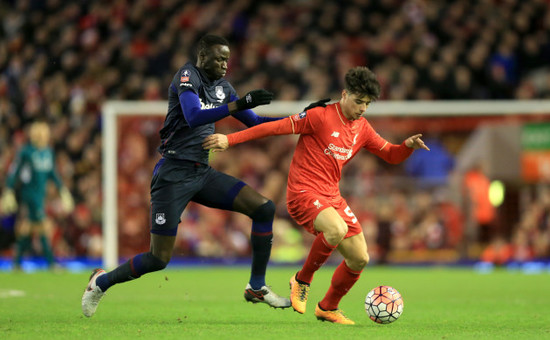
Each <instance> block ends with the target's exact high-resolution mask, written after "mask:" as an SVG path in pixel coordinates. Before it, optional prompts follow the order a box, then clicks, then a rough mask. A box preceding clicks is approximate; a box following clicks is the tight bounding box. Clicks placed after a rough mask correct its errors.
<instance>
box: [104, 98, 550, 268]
mask: <svg viewBox="0 0 550 340" xmlns="http://www.w3.org/2000/svg"><path fill="white" fill-rule="evenodd" d="M308 104H309V102H304V101H301V102H277V101H275V102H273V103H272V104H270V105H267V106H262V107H258V108H256V109H255V110H254V111H255V112H256V113H257V114H259V115H269V116H288V115H291V114H294V113H298V112H300V111H302V109H303V108H304V107H305V106H307V105H308ZM166 109H167V103H166V102H164V101H108V102H106V103H105V104H104V106H103V110H102V112H103V113H102V114H103V123H102V124H103V164H102V167H103V206H104V211H103V213H104V215H103V264H104V266H105V267H107V268H113V267H116V266H117V265H118V264H119V261H120V260H121V259H123V258H127V257H130V256H133V255H135V254H137V253H138V252H141V251H147V250H148V248H149V234H148V230H149V223H150V222H149V219H150V218H149V184H150V179H151V172H152V169H153V167H154V164H155V163H156V162H157V161H158V159H159V155H158V154H157V152H156V148H157V146H158V144H159V142H160V140H159V137H158V131H159V129H160V128H161V127H162V124H163V121H164V116H165V114H166ZM366 117H367V118H368V119H369V121H370V122H371V124H372V125H373V127H374V128H375V129H376V130H377V131H378V132H379V133H380V135H382V136H383V137H384V138H386V139H387V140H389V141H390V142H392V143H401V141H402V140H403V139H404V138H406V137H408V136H410V135H412V134H415V133H422V134H424V137H423V138H425V139H426V142H427V144H428V146H430V147H432V150H433V152H432V154H433V155H436V153H437V155H436V156H434V157H433V158H426V159H424V160H422V159H419V160H416V159H415V162H417V163H418V164H417V165H416V166H417V167H418V169H416V168H415V167H414V166H413V165H412V164H410V163H409V164H401V165H398V166H392V165H387V164H383V162H380V160H378V159H376V158H374V157H372V155H370V154H369V153H368V152H360V153H359V155H358V156H357V157H356V158H355V159H354V160H352V161H351V162H350V164H349V165H347V166H346V167H345V168H344V170H345V172H344V173H343V179H342V181H341V183H340V186H341V190H342V193H343V195H344V197H345V198H346V199H347V200H348V203H349V205H350V207H351V208H352V210H353V211H354V213H355V215H356V216H357V217H358V218H359V219H360V221H361V224H362V226H363V228H364V232H365V236H366V238H367V242H368V243H369V253H371V257H373V258H374V259H375V260H379V261H380V262H383V261H388V260H389V261H401V260H404V259H410V258H411V254H414V256H413V257H415V258H416V259H417V260H418V261H423V260H431V259H434V258H437V259H440V260H444V261H456V260H458V259H461V258H464V257H466V258H467V257H469V256H470V257H471V256H479V255H480V253H481V248H475V247H473V246H472V244H477V242H478V241H479V238H480V237H482V236H480V234H482V232H483V230H482V228H487V229H488V230H489V231H491V230H499V231H501V232H502V231H504V233H497V234H499V235H501V234H504V235H506V236H507V238H508V240H510V239H511V237H512V236H513V234H514V232H515V230H516V229H517V225H516V224H517V223H518V221H519V219H520V218H521V213H522V204H523V207H525V205H528V204H529V203H530V202H532V201H533V200H535V199H536V197H535V196H536V194H537V192H538V191H537V190H539V189H540V187H541V185H544V184H545V183H548V182H549V179H550V125H549V123H548V122H550V101H549V100H537V101H534V100H529V101H521V100H517V101H397V102H377V103H374V104H373V105H372V106H371V107H370V108H369V109H368V111H367V114H366ZM216 127H217V130H218V131H221V132H231V131H236V130H239V129H242V128H244V126H243V125H241V124H240V123H239V122H238V121H236V120H235V119H233V118H226V119H224V120H222V121H220V122H218V123H217V125H216ZM295 142H296V137H295V136H278V137H269V138H266V139H264V140H260V141H253V142H250V143H245V144H243V145H240V146H238V147H236V148H231V149H230V150H228V151H226V152H223V153H217V154H215V156H213V157H212V160H211V165H212V166H214V167H215V168H217V169H219V170H220V171H223V172H226V173H228V174H230V175H233V176H235V177H237V178H240V179H242V180H244V181H245V182H246V183H247V184H249V185H251V186H252V187H254V188H255V189H257V190H258V191H259V192H260V193H262V194H263V195H264V196H266V197H269V198H270V199H273V200H274V201H275V203H276V204H277V219H276V221H275V224H274V235H275V240H274V248H273V254H272V260H274V261H282V262H285V261H289V262H292V261H298V260H301V259H302V258H303V256H304V255H305V253H306V251H307V248H308V247H307V243H308V241H309V238H308V237H307V236H306V235H304V234H303V231H302V228H298V227H297V226H296V225H295V224H294V222H293V221H292V220H291V219H290V218H289V217H288V215H287V213H286V206H285V204H284V203H285V202H284V198H285V187H286V174H287V171H288V165H289V162H290V159H291V157H292V153H293V150H294V145H295ZM430 143H432V144H430ZM440 152H442V153H444V154H447V155H450V158H451V160H452V165H451V166H448V169H447V170H448V174H446V176H443V177H441V176H440V175H441V174H440V173H437V174H434V175H433V176H432V177H430V169H435V168H438V169H440V168H443V167H445V165H443V164H439V163H438V162H443V161H444V157H443V155H442V154H439V153H440ZM416 154H417V153H415V154H413V155H416ZM418 154H420V152H418ZM430 157H431V156H430ZM438 157H439V158H438ZM420 158H422V157H420ZM422 161H423V162H424V164H423V163H422ZM407 162H408V161H407ZM407 162H405V163H407ZM426 162H431V163H428V164H426ZM430 164H431V165H430ZM472 169H477V170H479V171H482V174H483V175H484V176H485V178H486V179H488V180H489V184H495V183H497V184H498V185H495V186H491V187H490V188H488V190H489V189H490V190H492V191H491V192H490V196H491V197H490V200H489V201H490V202H491V204H492V206H493V212H494V214H495V216H494V218H493V220H491V221H488V223H489V222H490V224H491V225H487V226H485V225H483V223H482V222H483V220H482V219H480V217H479V216H477V215H476V214H477V210H476V209H478V208H479V207H477V206H475V205H476V202H475V197H474V196H470V194H471V192H472V191H473V189H471V188H470V189H469V190H468V188H469V187H468V185H469V184H468V183H466V182H465V179H466V176H465V175H466V174H467V173H468V172H469V171H470V170H472ZM457 174H459V175H460V176H456V175H457ZM438 176H439V177H438ZM472 183H476V182H472ZM482 194H483V193H482ZM499 200H500V201H499ZM477 204H478V205H479V204H480V203H479V202H477ZM481 210H482V209H481ZM489 210H491V209H490V208H489ZM480 213H483V212H480ZM249 229H250V221H249V220H248V218H247V217H246V216H240V215H239V214H233V213H227V212H223V211H214V209H208V208H205V207H201V206H198V205H194V204H190V206H189V207H188V209H186V211H185V212H184V214H183V215H182V223H181V224H180V227H179V230H178V236H177V241H176V249H175V251H174V257H176V258H177V257H178V256H185V257H193V258H218V259H222V258H223V259H226V261H230V260H227V259H238V258H240V257H247V256H248V252H249V248H248V233H249ZM493 236H494V235H493ZM486 241H489V240H486ZM434 256H435V257H434Z"/></svg>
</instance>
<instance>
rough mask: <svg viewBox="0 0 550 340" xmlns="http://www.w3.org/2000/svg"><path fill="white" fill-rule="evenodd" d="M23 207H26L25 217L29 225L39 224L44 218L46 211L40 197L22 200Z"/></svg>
mask: <svg viewBox="0 0 550 340" xmlns="http://www.w3.org/2000/svg"><path fill="white" fill-rule="evenodd" d="M23 202H24V205H25V206H26V207H27V209H28V210H27V216H28V219H29V221H30V222H31V224H41V223H42V222H43V221H44V219H45V218H46V209H45V206H44V200H43V198H42V197H37V196H30V197H27V198H24V200H23Z"/></svg>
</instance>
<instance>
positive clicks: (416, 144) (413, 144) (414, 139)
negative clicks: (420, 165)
mask: <svg viewBox="0 0 550 340" xmlns="http://www.w3.org/2000/svg"><path fill="white" fill-rule="evenodd" d="M420 137H422V134H421V133H419V134H416V135H414V136H411V137H409V138H407V139H405V145H406V146H407V147H409V148H411V149H415V150H417V149H424V150H428V151H430V148H428V147H427V146H426V144H424V141H423V140H422V139H420Z"/></svg>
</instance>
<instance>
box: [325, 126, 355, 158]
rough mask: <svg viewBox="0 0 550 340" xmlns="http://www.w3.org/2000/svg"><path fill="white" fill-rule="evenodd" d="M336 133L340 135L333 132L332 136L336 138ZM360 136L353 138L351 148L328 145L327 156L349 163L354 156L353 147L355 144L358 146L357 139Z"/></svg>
mask: <svg viewBox="0 0 550 340" xmlns="http://www.w3.org/2000/svg"><path fill="white" fill-rule="evenodd" d="M335 133H336V134H338V133H337V132H333V133H332V135H331V136H333V137H336V136H334V134H335ZM358 136H359V134H355V136H354V137H353V144H352V145H351V147H350V148H345V147H341V146H336V145H334V144H332V143H330V144H329V145H328V147H327V148H326V149H325V155H329V156H332V157H334V158H335V159H337V160H340V161H347V160H348V159H350V158H351V156H352V152H353V146H354V145H355V144H357V137H358Z"/></svg>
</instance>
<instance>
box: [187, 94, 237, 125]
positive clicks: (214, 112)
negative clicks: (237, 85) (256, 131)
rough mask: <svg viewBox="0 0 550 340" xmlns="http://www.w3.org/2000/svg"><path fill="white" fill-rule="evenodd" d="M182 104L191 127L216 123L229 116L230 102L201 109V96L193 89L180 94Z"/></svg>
mask: <svg viewBox="0 0 550 340" xmlns="http://www.w3.org/2000/svg"><path fill="white" fill-rule="evenodd" d="M179 99H180V105H181V109H182V111H183V117H184V118H185V121H186V122H187V124H189V126H190V127H192V128H194V127H197V126H200V125H204V124H208V123H214V122H217V121H218V120H220V119H222V118H225V117H227V116H229V108H228V106H229V104H231V103H229V104H227V105H221V106H218V107H215V108H213V109H205V110H202V109H201V102H200V100H199V96H198V95H197V94H196V93H195V92H193V91H190V90H188V91H185V92H182V93H181V94H180V97H179Z"/></svg>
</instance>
